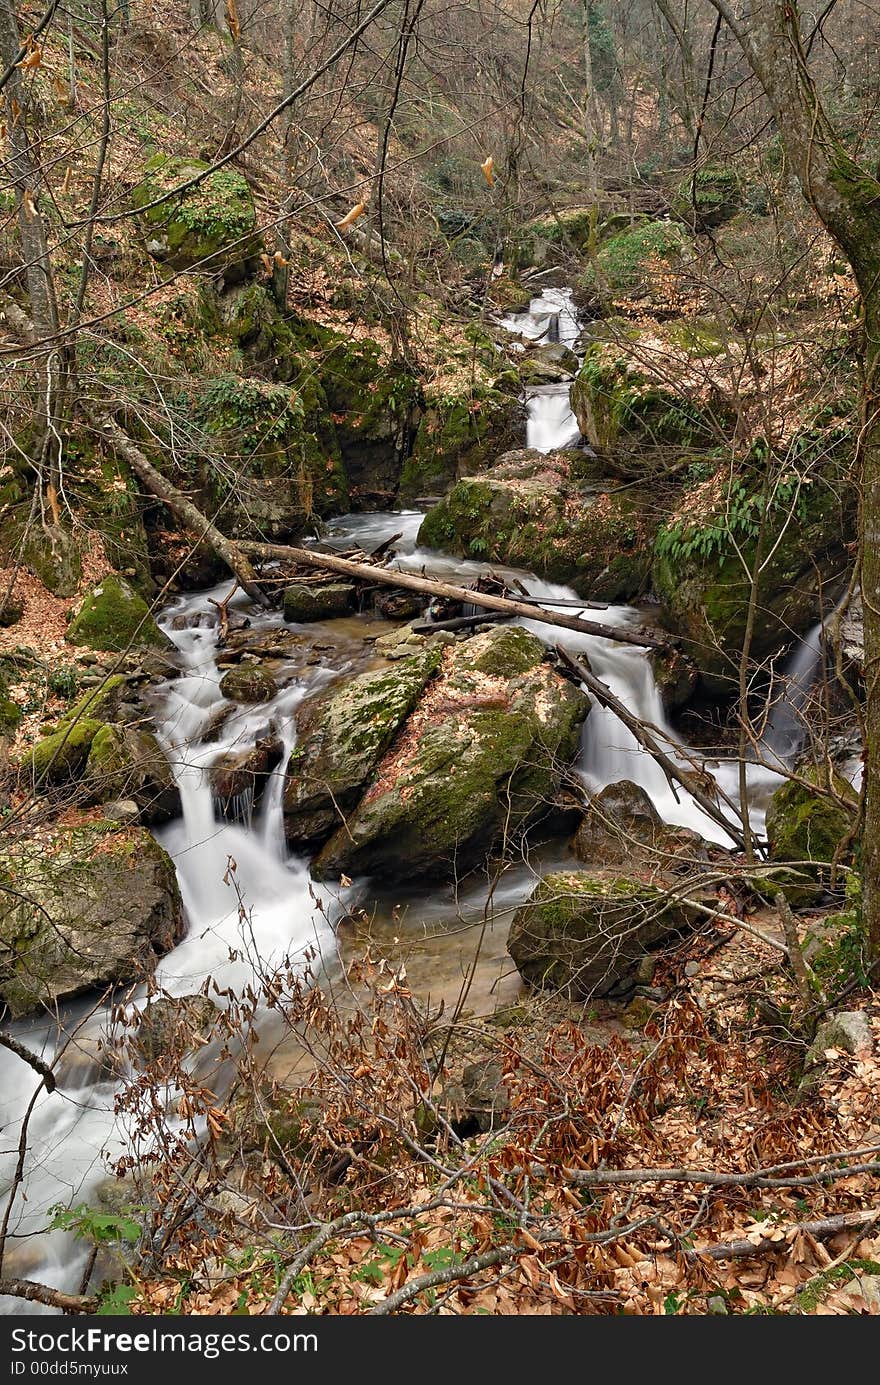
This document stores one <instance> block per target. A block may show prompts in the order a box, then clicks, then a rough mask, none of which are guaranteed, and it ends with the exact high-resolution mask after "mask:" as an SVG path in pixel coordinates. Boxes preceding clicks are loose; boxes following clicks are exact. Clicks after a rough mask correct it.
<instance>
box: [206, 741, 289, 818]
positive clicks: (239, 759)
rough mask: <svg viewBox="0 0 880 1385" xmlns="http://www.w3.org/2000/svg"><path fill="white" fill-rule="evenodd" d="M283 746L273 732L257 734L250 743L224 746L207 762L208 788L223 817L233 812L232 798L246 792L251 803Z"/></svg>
mask: <svg viewBox="0 0 880 1385" xmlns="http://www.w3.org/2000/svg"><path fill="white" fill-rule="evenodd" d="M283 753H284V747H283V746H282V743H281V741H280V740H279V738H278V737H277V736H271V735H268V736H260V737H259V738H258V739H257V741H256V742H255V743H254V744H253V745H249V746H244V747H243V748H240V749H232V750H224V751H223V752H222V754H220V755H218V757H217V759H216V760H215V761H214V763H213V764H212V765H211V768H210V770H209V772H208V777H209V779H210V782H211V792H212V794H213V795H214V800H215V803H216V804H217V806H218V807H219V808H220V811H221V813H222V815H223V816H224V817H228V816H230V815H231V814H232V813H233V809H234V805H235V803H236V801H238V802H241V801H242V798H243V796H245V795H246V796H247V797H248V798H249V799H250V802H251V803H252V804H253V803H254V802H256V800H257V799H258V798H259V796H260V794H261V793H262V791H263V788H264V787H265V784H266V780H267V779H268V778H269V775H270V774H271V773H272V771H273V770H274V769H275V768H276V767H277V766H278V765H279V764H280V762H281V757H282V755H283Z"/></svg>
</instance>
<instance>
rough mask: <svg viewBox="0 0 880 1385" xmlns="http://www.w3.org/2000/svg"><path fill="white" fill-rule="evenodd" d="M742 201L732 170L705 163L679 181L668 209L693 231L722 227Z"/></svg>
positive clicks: (719, 165)
mask: <svg viewBox="0 0 880 1385" xmlns="http://www.w3.org/2000/svg"><path fill="white" fill-rule="evenodd" d="M742 204H743V190H742V184H741V182H740V178H739V174H738V173H737V172H736V170H735V169H733V168H729V167H725V166H724V165H722V164H706V165H705V166H704V167H703V168H700V169H698V170H697V171H696V173H694V174H692V175H691V176H690V177H688V178H685V179H683V180H682V182H681V183H679V185H678V188H677V189H676V192H675V196H674V198H673V199H672V210H673V211H674V212H675V215H676V216H678V217H681V219H682V221H684V222H686V223H687V224H688V225H689V226H692V227H693V228H694V229H695V230H697V231H709V230H712V229H714V228H715V227H716V226H723V225H724V223H725V222H726V221H730V220H731V218H732V217H734V216H736V214H737V212H738V211H739V209H740V207H741V206H742Z"/></svg>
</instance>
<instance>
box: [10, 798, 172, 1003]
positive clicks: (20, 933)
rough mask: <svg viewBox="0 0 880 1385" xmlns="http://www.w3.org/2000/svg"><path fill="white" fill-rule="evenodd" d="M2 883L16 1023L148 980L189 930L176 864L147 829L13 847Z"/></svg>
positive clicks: (53, 836)
mask: <svg viewBox="0 0 880 1385" xmlns="http://www.w3.org/2000/svg"><path fill="white" fill-rule="evenodd" d="M0 882H2V883H3V885H4V886H5V887H6V888H5V889H4V890H2V891H0V1000H2V1001H3V1002H4V1003H5V1004H6V1005H7V1006H8V1007H9V1011H10V1013H11V1014H12V1016H13V1017H15V1018H17V1017H19V1016H21V1015H26V1014H29V1013H30V1012H32V1011H34V1010H37V1009H40V1008H42V1007H44V1006H51V1005H54V1004H55V1003H56V1002H57V1001H61V1000H65V999H67V998H69V997H70V996H74V995H78V994H80V993H81V992H83V991H88V990H91V989H93V988H95V987H101V986H111V985H116V984H119V983H125V982H132V981H138V980H141V979H143V978H144V977H145V976H148V975H149V974H150V973H151V972H152V971H153V969H154V968H155V966H156V963H157V961H158V960H159V958H160V957H161V956H163V955H164V953H166V952H168V951H169V950H170V949H171V948H172V947H174V945H175V944H176V943H177V942H178V941H179V940H180V938H181V936H182V934H183V930H184V913H183V904H182V902H181V898H180V890H179V888H178V885H177V877H176V874H175V870H174V866H173V863H172V861H171V858H170V857H169V856H168V854H167V853H166V852H165V851H164V850H163V849H162V847H161V846H160V845H159V843H158V842H157V841H156V840H155V838H154V837H153V836H152V835H151V834H150V833H149V832H148V831H147V830H146V829H145V828H140V827H139V828H127V829H124V830H122V829H116V828H113V827H111V826H110V825H109V824H107V823H96V824H90V825H89V826H85V827H77V828H67V829H63V828H54V829H52V830H51V831H47V832H46V833H45V834H44V835H43V836H41V837H40V838H39V839H36V838H33V839H27V838H23V839H19V840H18V841H8V842H7V843H6V844H5V845H4V848H3V851H2V853H0Z"/></svg>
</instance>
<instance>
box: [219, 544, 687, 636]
mask: <svg viewBox="0 0 880 1385" xmlns="http://www.w3.org/2000/svg"><path fill="white" fill-rule="evenodd" d="M240 547H241V548H242V549H243V551H244V552H246V553H252V554H254V555H255V556H257V557H261V558H288V559H290V560H291V561H293V562H296V563H301V564H303V565H305V566H313V567H320V568H325V569H326V570H327V571H328V572H340V573H342V574H343V575H344V576H345V577H358V578H360V579H361V580H362V581H366V582H378V583H380V584H382V585H383V586H387V587H402V588H403V589H404V590H406V591H414V592H424V593H427V595H428V596H445V597H446V598H447V599H448V600H450V601H462V602H465V603H467V604H469V605H471V606H483V607H485V609H486V610H488V611H501V612H503V613H504V614H505V615H511V616H520V617H524V618H525V619H526V620H536V621H540V622H541V623H542V624H544V625H556V626H560V627H562V628H563V629H565V630H576V631H577V632H578V634H580V635H595V636H597V637H598V638H599V639H603V640H616V641H618V643H620V644H634V645H637V646H639V648H648V649H660V648H662V647H664V646H665V644H666V643H667V641H666V640H661V639H658V638H657V637H656V636H654V635H649V634H648V633H647V631H643V630H640V631H638V633H636V632H634V631H632V630H624V629H617V628H616V627H615V626H613V625H600V624H599V623H598V621H593V620H582V619H581V618H580V617H579V616H570V615H567V614H566V613H565V612H561V611H559V612H553V611H545V610H544V609H543V608H542V607H540V606H532V605H530V604H529V602H527V601H514V600H513V599H512V598H511V597H508V596H493V595H491V594H490V593H489V592H479V591H472V590H471V588H470V587H454V586H452V585H451V584H450V583H449V582H441V581H440V580H439V579H437V578H434V577H420V576H417V575H416V574H415V573H413V572H401V571H400V569H399V568H386V567H373V566H371V565H370V564H369V563H353V562H350V561H349V559H347V558H339V557H337V556H336V554H333V553H317V552H312V550H311V549H308V548H290V547H288V546H286V545H284V544H274V543H251V542H247V543H245V542H243V543H242V544H241V545H240Z"/></svg>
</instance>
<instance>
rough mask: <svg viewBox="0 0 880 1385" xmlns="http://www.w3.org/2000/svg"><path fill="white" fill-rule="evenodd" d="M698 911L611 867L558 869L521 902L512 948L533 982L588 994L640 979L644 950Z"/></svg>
mask: <svg viewBox="0 0 880 1385" xmlns="http://www.w3.org/2000/svg"><path fill="white" fill-rule="evenodd" d="M693 917H694V912H693V911H692V910H690V909H689V908H688V906H687V905H686V904H681V903H671V902H670V901H669V900H668V899H667V897H666V895H665V892H664V891H663V890H662V889H660V888H659V887H658V886H656V885H652V884H647V883H643V882H641V881H636V880H631V879H628V878H627V877H626V876H625V875H619V874H615V873H614V872H612V871H607V872H603V871H559V872H554V873H553V874H550V875H546V876H544V877H543V879H541V880H540V881H539V882H538V886H537V888H536V890H535V892H534V894H533V895H532V897H531V899H530V900H529V901H528V903H526V904H524V905H522V906H521V907H520V908H519V909H518V910H517V912H516V914H515V915H514V917H513V922H512V924H511V928H510V936H509V938H508V943H507V950H508V952H509V953H510V955H511V957H512V958H513V960H514V962H515V963H516V966H517V968H518V970H519V972H520V975H521V976H522V978H523V980H524V981H526V982H527V983H528V985H530V986H532V987H534V988H535V989H536V990H550V991H560V992H562V993H563V994H564V995H566V996H568V997H569V998H570V999H575V1000H580V999H583V1000H586V999H590V998H592V997H594V996H601V995H607V994H608V993H609V992H613V991H621V990H623V989H625V987H626V986H627V984H630V985H631V984H633V977H634V973H635V972H636V969H637V968H638V965H639V962H640V960H641V958H642V957H643V956H644V954H645V952H646V951H647V950H648V949H649V948H651V947H654V946H656V945H657V944H658V943H661V942H663V941H664V940H666V939H668V938H670V937H673V936H674V935H676V934H679V933H682V932H684V931H686V930H687V928H688V927H689V926H690V924H691V922H692V918H693Z"/></svg>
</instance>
